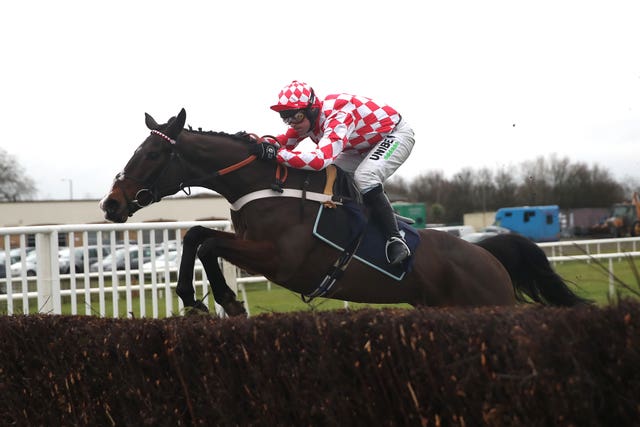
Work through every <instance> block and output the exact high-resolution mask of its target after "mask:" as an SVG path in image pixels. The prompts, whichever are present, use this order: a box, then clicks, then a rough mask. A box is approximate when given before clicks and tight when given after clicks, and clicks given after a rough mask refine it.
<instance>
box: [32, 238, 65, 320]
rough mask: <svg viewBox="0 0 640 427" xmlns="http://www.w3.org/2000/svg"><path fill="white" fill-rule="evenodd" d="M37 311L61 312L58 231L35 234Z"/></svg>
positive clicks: (47, 312)
mask: <svg viewBox="0 0 640 427" xmlns="http://www.w3.org/2000/svg"><path fill="white" fill-rule="evenodd" d="M36 251H37V260H38V262H37V267H36V268H37V273H38V275H37V285H38V312H40V313H46V314H62V304H61V301H60V268H59V266H58V232H57V231H53V232H47V233H37V234H36Z"/></svg>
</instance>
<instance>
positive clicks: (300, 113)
mask: <svg viewBox="0 0 640 427" xmlns="http://www.w3.org/2000/svg"><path fill="white" fill-rule="evenodd" d="M305 117H307V115H306V113H305V111H304V110H285V111H281V112H280V118H282V121H283V122H284V123H285V124H286V125H289V126H291V125H297V124H298V123H302V121H303V120H304V119H305Z"/></svg>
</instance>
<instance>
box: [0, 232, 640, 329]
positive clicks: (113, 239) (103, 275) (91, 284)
mask: <svg viewBox="0 0 640 427" xmlns="http://www.w3.org/2000/svg"><path fill="white" fill-rule="evenodd" d="M195 225H201V226H205V227H212V228H218V229H221V230H226V231H230V230H231V224H230V222H229V221H226V220H224V221H188V222H148V223H126V224H78V225H51V226H33V227H6V228H0V239H3V242H2V243H3V244H4V245H3V246H4V248H5V250H7V249H8V248H12V249H19V252H20V258H21V261H19V264H20V263H21V265H22V269H21V271H20V272H19V273H17V274H15V275H13V274H12V273H11V268H10V267H11V265H10V261H9V259H8V258H7V260H5V265H4V267H5V270H6V278H3V277H0V314H16V313H23V314H27V313H37V312H39V313H53V314H62V313H63V312H64V313H65V314H73V315H75V314H87V315H96V314H97V315H100V316H111V317H119V316H123V315H125V313H126V315H132V313H134V304H136V308H137V310H136V312H137V313H139V316H141V317H153V318H157V317H163V315H164V316H171V315H174V314H177V313H181V312H182V309H183V307H182V303H181V301H180V300H178V303H177V304H178V305H177V307H174V299H175V298H174V297H173V295H174V289H175V286H176V282H175V277H176V274H175V273H176V270H177V269H176V267H170V266H169V265H165V267H163V268H160V269H156V266H155V264H154V265H153V266H152V269H151V271H146V272H145V271H143V270H142V268H137V267H136V268H134V267H132V265H131V263H130V261H131V260H130V259H129V252H126V256H125V264H124V266H122V268H120V269H112V270H111V271H104V270H103V269H102V267H100V269H99V270H98V271H97V272H90V268H89V267H90V266H89V261H88V259H87V258H88V257H87V247H88V246H98V247H106V248H107V249H109V250H110V252H115V250H116V248H120V247H125V248H127V247H129V248H133V250H135V249H136V248H137V250H138V253H139V254H141V253H142V250H143V247H159V248H160V252H159V253H158V254H156V253H155V252H152V253H151V259H150V260H151V261H152V264H153V263H154V262H155V258H156V256H160V255H161V254H162V253H167V252H168V251H169V250H176V251H177V252H178V259H179V257H180V255H181V248H182V246H181V243H182V237H183V235H184V232H186V230H188V229H189V228H191V227H193V226H195ZM34 236H35V251H36V254H37V265H36V267H37V274H36V275H35V276H28V275H27V272H26V269H25V266H26V261H25V258H26V253H27V250H29V248H28V247H27V246H28V243H30V240H29V239H31V240H33V237H34ZM59 241H63V242H65V245H67V246H68V247H69V248H70V250H71V251H73V249H74V248H81V249H82V250H83V252H84V255H85V260H84V268H83V269H82V270H83V271H82V272H77V271H76V267H75V264H74V263H71V271H70V272H69V273H68V274H61V273H60V272H59V259H58V255H57V254H58V249H59ZM76 242H78V243H76ZM539 246H540V247H541V248H543V250H545V252H546V253H547V256H548V258H549V260H550V261H551V262H553V263H556V262H564V261H574V260H584V261H586V262H590V261H591V260H593V259H599V260H601V259H606V260H608V262H609V273H610V274H609V276H610V277H609V292H610V293H611V294H613V291H614V289H613V287H614V280H613V261H614V260H616V259H617V260H618V261H620V260H622V259H624V258H625V257H628V256H631V257H638V256H640V252H638V248H637V246H640V238H638V237H636V238H622V239H594V240H576V241H561V242H550V243H540V244H539ZM576 253H577V254H576ZM102 259H103V256H102V255H101V254H99V256H98V261H102ZM221 267H222V270H223V273H224V275H225V278H226V280H227V282H228V284H229V286H230V287H231V288H232V289H233V290H234V292H236V293H237V292H238V289H239V290H240V292H242V293H243V294H244V286H243V283H246V282H263V281H264V282H266V279H265V278H264V277H261V276H255V277H238V270H237V269H236V267H234V266H233V265H231V264H229V263H227V262H225V261H222V262H221ZM109 278H110V280H105V279H109ZM9 284H11V285H9ZM194 284H195V287H196V297H198V298H203V297H204V296H206V295H207V294H208V281H207V280H206V274H205V272H204V271H203V270H202V268H201V266H199V265H198V264H196V271H195V272H194ZM108 297H110V298H108ZM108 299H110V301H109V302H110V304H109V306H108V304H107V300H108ZM147 299H150V302H151V308H150V310H147ZM243 299H244V301H245V306H246V309H247V311H248V310H249V307H248V305H247V304H246V302H247V298H246V294H244V295H243ZM208 301H209V298H205V299H204V303H205V304H208ZM36 302H37V304H36ZM162 302H164V304H162ZM121 303H122V304H125V307H122V308H126V311H124V312H123V310H121V306H120V304H121ZM96 304H97V305H96ZM161 304H162V305H164V307H162V306H161ZM63 305H64V307H65V309H64V311H63ZM215 308H216V311H217V312H218V313H219V314H223V313H222V309H221V307H220V306H218V305H217V304H216V307H215ZM147 311H150V313H148V312H147ZM161 313H163V315H161Z"/></svg>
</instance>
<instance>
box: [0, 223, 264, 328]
mask: <svg viewBox="0 0 640 427" xmlns="http://www.w3.org/2000/svg"><path fill="white" fill-rule="evenodd" d="M195 225H200V226H205V227H211V228H217V229H221V230H226V231H230V230H231V224H230V222H229V221H226V220H223V221H189V222H148V223H126V224H78V225H52V226H34V227H5V228H0V238H1V239H3V246H4V248H5V251H6V252H8V248H11V249H19V251H18V252H20V258H21V260H20V261H18V263H17V265H18V266H21V267H22V269H21V271H20V272H19V273H14V274H12V272H11V265H10V264H11V261H10V260H9V258H8V257H6V258H7V259H6V260H5V261H4V267H5V270H6V277H0V292H1V293H0V314H16V313H23V314H26V313H35V312H39V313H52V314H62V313H63V304H65V310H64V313H65V314H74V315H75V314H87V315H95V314H98V315H100V316H111V317H118V316H121V315H122V310H121V308H124V307H120V304H122V303H123V304H125V305H126V313H127V314H128V315H131V313H133V312H134V310H133V308H134V307H133V305H134V302H137V304H139V307H136V309H137V310H136V311H137V312H138V313H139V315H140V316H141V317H154V318H157V317H162V316H161V315H160V313H161V312H162V311H164V316H170V315H173V314H176V313H180V312H181V310H182V309H183V307H182V302H181V301H178V306H177V307H174V299H175V298H173V295H174V289H175V286H176V282H175V280H173V278H175V273H176V271H177V269H176V268H175V267H170V266H169V265H168V264H165V265H164V267H162V266H161V268H156V265H155V260H156V258H157V257H159V256H160V255H162V254H163V253H168V252H169V251H170V250H172V251H173V250H175V251H177V252H178V259H179V258H180V255H181V253H182V252H181V248H182V245H181V243H182V237H183V235H184V232H186V230H188V229H189V228H191V227H193V226H195ZM34 236H35V251H36V259H37V263H36V268H37V274H36V275H35V276H29V275H28V274H27V271H26V261H25V258H26V253H27V251H28V250H30V248H28V247H27V245H28V243H29V239H30V240H33V237H34ZM59 241H62V242H65V245H67V246H68V247H69V248H70V251H71V252H73V251H74V249H79V250H82V251H83V253H84V266H83V268H82V270H83V271H82V272H78V271H76V266H75V263H70V270H71V271H70V272H69V273H68V274H61V273H60V272H59V271H60V268H59V259H58V250H59ZM76 242H78V243H76ZM89 246H97V247H106V248H107V249H108V250H109V251H110V252H112V253H113V252H115V250H116V249H117V248H129V249H131V250H132V251H136V249H137V251H138V255H140V254H142V253H143V252H142V251H143V248H149V247H150V248H158V252H157V253H156V252H155V251H152V252H151V255H150V261H151V262H152V269H151V271H143V270H142V262H140V263H139V267H135V268H134V267H132V263H131V259H130V255H129V251H128V250H126V251H124V252H125V257H124V258H125V261H124V265H123V266H122V267H121V268H120V269H116V268H114V269H111V270H110V271H104V269H103V266H102V264H101V262H102V261H103V258H104V256H103V255H102V252H99V255H98V262H99V269H98V271H94V272H91V271H90V265H89V260H88V247H89ZM140 258H142V257H140ZM221 267H222V270H223V273H224V276H225V278H226V280H227V282H228V284H229V286H230V287H231V288H232V289H233V290H234V291H235V292H236V293H237V291H238V284H240V290H241V291H242V292H243V293H244V286H242V284H243V283H244V282H256V281H266V279H265V278H264V277H237V269H236V267H235V266H233V265H231V264H229V263H227V262H225V261H222V262H221ZM78 270H79V268H78ZM145 273H146V274H145ZM172 273H173V275H172ZM172 277H173V278H172ZM105 278H107V279H108V278H110V279H111V280H110V281H109V280H107V281H105ZM96 282H97V283H96ZM109 282H110V283H109ZM194 283H195V285H196V296H197V297H200V298H202V297H204V296H205V295H207V293H208V286H207V280H206V274H205V272H204V270H203V269H202V267H201V265H200V264H196V271H195V272H194ZM9 284H11V285H9ZM105 296H110V297H111V298H105ZM108 299H110V304H109V307H108V304H107V300H108ZM123 299H124V301H123ZM147 299H150V300H151V310H150V311H151V312H150V313H147V311H149V310H148V309H147V301H146V300H147ZM35 300H37V305H36V304H35V303H34V302H35ZM244 300H245V301H246V295H245V298H244ZM162 301H164V307H161V306H160V303H161V302H162ZM204 303H205V304H208V298H205V300H204ZM69 306H70V307H69ZM82 307H84V309H82ZM216 311H217V312H218V313H219V314H223V313H222V309H221V307H220V306H218V305H217V304H216Z"/></svg>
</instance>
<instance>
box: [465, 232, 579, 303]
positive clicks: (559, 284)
mask: <svg viewBox="0 0 640 427" xmlns="http://www.w3.org/2000/svg"><path fill="white" fill-rule="evenodd" d="M477 245H478V246H480V247H482V248H484V249H485V250H487V251H489V252H490V253H491V254H492V255H493V256H494V257H496V258H497V259H498V260H499V261H500V262H501V263H502V265H503V266H504V267H505V269H506V270H507V272H508V273H509V276H510V277H511V282H512V283H513V289H514V291H515V293H516V298H517V299H518V300H519V301H526V299H525V298H524V295H527V296H528V297H529V298H531V299H532V300H533V301H535V302H538V303H541V304H545V305H556V306H574V305H578V304H588V303H591V301H589V300H587V299H584V298H582V297H580V296H578V295H576V294H575V293H574V292H573V291H572V290H571V289H570V288H569V286H568V285H567V283H566V282H565V281H564V279H562V277H560V276H559V275H558V274H557V273H556V272H555V271H554V270H553V268H552V267H551V264H550V263H549V260H548V259H547V255H546V254H545V253H544V251H543V250H542V249H540V247H539V246H538V245H537V244H535V243H534V242H532V241H531V240H529V239H528V238H526V237H524V236H522V235H520V234H515V233H510V234H500V235H497V236H494V237H490V238H488V239H485V240H483V241H481V242H479V243H477Z"/></svg>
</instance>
